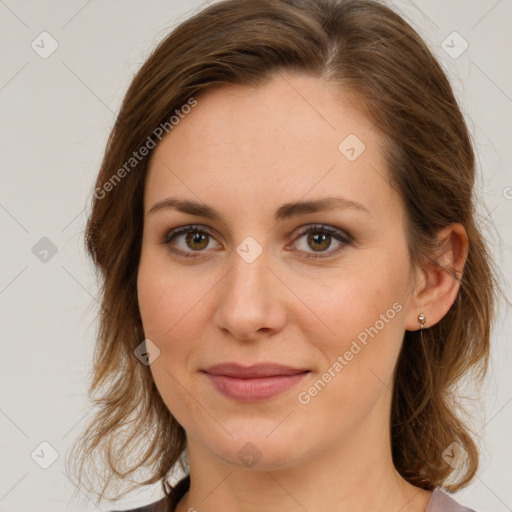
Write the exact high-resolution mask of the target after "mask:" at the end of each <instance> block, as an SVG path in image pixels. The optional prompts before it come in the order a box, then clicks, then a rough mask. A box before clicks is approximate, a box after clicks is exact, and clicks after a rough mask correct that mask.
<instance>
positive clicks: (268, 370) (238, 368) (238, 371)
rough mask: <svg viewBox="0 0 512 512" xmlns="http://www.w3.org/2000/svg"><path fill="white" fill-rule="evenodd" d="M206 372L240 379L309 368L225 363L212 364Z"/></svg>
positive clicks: (271, 375) (294, 373) (291, 373)
mask: <svg viewBox="0 0 512 512" xmlns="http://www.w3.org/2000/svg"><path fill="white" fill-rule="evenodd" d="M204 371H205V372H206V373H210V374H212V375H224V376H225V377H236V378H238V379H254V378H259V377H275V376H278V375H284V376H286V375H296V374H298V373H304V372H307V371H308V370H307V369H300V368H293V367H291V366H283V365H280V364H274V363H260V364H255V365H252V366H242V365H240V364H238V363H224V364H217V365H215V366H210V367H209V368H207V369H206V370H204Z"/></svg>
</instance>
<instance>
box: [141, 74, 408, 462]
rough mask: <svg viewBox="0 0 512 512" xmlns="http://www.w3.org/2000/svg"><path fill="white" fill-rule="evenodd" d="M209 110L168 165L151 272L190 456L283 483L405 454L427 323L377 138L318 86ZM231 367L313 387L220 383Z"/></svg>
mask: <svg viewBox="0 0 512 512" xmlns="http://www.w3.org/2000/svg"><path fill="white" fill-rule="evenodd" d="M196 99H197V105H196V106H195V107H194V108H191V109H190V112H189V113H188V114H187V115H183V118H182V119H181V120H180V121H179V124H177V125H176V126H174V128H173V129H172V131H171V132H170V133H169V135H167V136H166V137H164V139H163V140H162V142H161V143H160V144H159V145H158V146H157V148H156V149H155V152H154V154H153V156H152V159H151V163H150V169H149V173H148V176H147V181H146V185H145V194H144V234H143V243H142V254H141V260H140V267H139V273H138V299H139V305H140V311H141V315H142V321H143V325H144V331H145V335H146V338H147V339H149V340H151V342H152V343H153V344H154V345H151V344H149V345H148V347H152V346H153V347H154V346H156V347H158V350H159V352H158V351H156V350H154V349H153V356H156V357H155V359H154V361H153V362H152V364H151V371H152V375H153V377H154V380H155V383H156V386H157V388H158V390H159V392H160V394H161V396H162V398H163V400H164V402H165V403H166V405H167V407H168V408H169V410H170V411H171V413H172V414H173V415H174V417H175V418H176V419H177V421H178V422H179V423H180V424H181V425H182V426H183V427H184V429H185V430H186V432H187V438H188V442H189V450H190V449H191V447H192V446H193V447H194V449H195V450H196V451H200V452H202V453H203V455H205V456H206V455H210V456H213V457H214V458H216V459H221V460H223V461H225V462H228V463H230V464H235V465H238V466H244V465H245V466H246V467H252V465H253V464H254V463H255V462H256V463H257V464H258V468H267V469H270V468H284V467H289V466H292V465H296V464H298V463H301V462H306V461H307V460H311V459H312V458H314V457H316V456H320V454H322V453H324V454H325V453H329V454H330V455H333V454H334V451H335V450H342V449H345V450H346V449H347V447H348V446H350V447H351V448H350V449H351V450H357V449H359V450H363V451H364V450H368V449H372V450H375V446H384V447H389V430H388V421H389V411H390V400H391V387H392V377H393V370H394V366H395V362H396V360H397V357H398V353H399V350H400V347H401V343H402V339H403V335H404V331H405V329H406V328H409V326H408V325H409V323H410V318H412V317H411V315H414V316H417V314H418V311H411V310H412V299H411V289H412V284H411V267H410V260H409V257H408V251H407V244H406V238H405V227H404V221H405V219H404V211H403V206H402V203H401V201H400V199H399V197H398V195H397V194H396V192H395V191H394V190H393V189H392V188H391V187H390V185H389V183H388V178H387V171H386V169H385V165H384V161H383V157H382V153H381V147H380V145H379V144H380V142H381V138H380V135H379V133H378V132H377V129H376V128H375V127H374V126H373V123H371V122H370V121H369V120H368V119H366V118H365V117H364V116H363V115H362V114H361V113H360V112H359V111H358V110H357V109H356V108H355V105H354V104H353V103H352V102H351V100H350V98H349V97H344V96H342V95H341V94H339V93H336V92H335V91H334V89H333V88H332V87H331V86H328V85H326V84H325V83H322V82H320V81H318V80H317V79H314V78H310V77H306V76H302V75H291V74H288V75H281V76H280V77H276V78H274V79H273V80H272V81H271V82H269V83H268V84H267V85H266V86H264V87H261V88H257V89H253V88H249V87H243V86H229V87H224V88H219V89H216V90H213V89H211V90H208V91H206V92H205V93H203V94H202V95H200V96H197V97H196ZM188 110H189V109H187V111H188ZM170 198H172V199H173V201H175V203H174V205H175V206H174V207H173V206H172V205H171V202H170V201H169V199H170ZM328 198H329V201H330V202H329V203H328V205H329V207H327V206H326V205H327V199H328ZM165 201H168V202H167V203H165ZM185 201H186V202H190V204H191V203H194V204H197V207H194V208H190V204H189V205H188V206H189V207H188V208H185V207H184V208H182V209H180V205H181V206H183V205H185V203H184V202H185ZM303 203H304V204H305V206H301V205H302V204H303ZM310 203H311V204H310ZM322 203H325V204H324V205H322ZM155 205H159V206H158V207H156V206H155ZM315 205H316V206H315ZM185 206H186V205H185ZM186 210H188V211H186ZM210 213H214V214H215V215H214V216H213V215H210ZM178 228H179V229H183V228H186V229H185V230H184V231H181V232H180V233H175V236H173V232H174V231H175V230H177V229H178ZM310 228H311V232H310V233H308V232H307V230H308V229H310ZM164 240H166V243H162V242H163V241H164ZM413 328H414V327H413ZM141 341H142V340H141ZM150 353H151V348H150ZM222 363H238V364H239V365H242V366H244V367H246V366H251V365H257V364H259V363H273V364H277V365H283V366H286V367H292V368H294V369H296V370H297V371H301V372H302V373H296V374H295V375H294V376H290V375H288V376H285V377H283V376H281V377H276V376H273V377H269V376H268V374H267V376H266V378H261V372H262V371H263V372H264V370H261V369H260V378H259V379H258V378H251V379H247V378H246V379H244V380H242V379H240V378H235V377H233V374H230V375H231V376H229V372H227V371H224V376H217V377H213V376H212V374H209V373H207V372H206V370H208V369H209V368H210V367H212V366H213V365H218V364H222ZM212 371H213V370H212ZM220 373H223V371H222V370H220ZM277 373H281V374H282V373H285V372H284V371H280V370H279V369H278V370H277ZM226 375H227V376H226ZM250 376H251V375H249V374H246V375H245V377H250ZM375 443H377V444H375ZM370 446H371V448H370ZM298 447H300V449H298ZM386 449H388V448H386ZM326 450H328V451H327V452H326Z"/></svg>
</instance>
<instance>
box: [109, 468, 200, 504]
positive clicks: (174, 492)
mask: <svg viewBox="0 0 512 512" xmlns="http://www.w3.org/2000/svg"><path fill="white" fill-rule="evenodd" d="M189 487H190V475H187V476H186V477H184V478H182V479H181V480H180V481H179V482H178V483H177V484H176V485H174V486H173V487H172V488H171V491H170V493H169V494H168V495H167V496H164V497H163V498H162V499H161V500H159V501H155V502H154V503H151V504H149V505H144V506H143V507H138V508H132V509H130V510H123V511H111V512H173V511H174V510H175V508H176V505H177V504H178V502H179V501H180V500H181V498H182V497H183V496H184V495H185V494H186V492H187V491H188V489H189Z"/></svg>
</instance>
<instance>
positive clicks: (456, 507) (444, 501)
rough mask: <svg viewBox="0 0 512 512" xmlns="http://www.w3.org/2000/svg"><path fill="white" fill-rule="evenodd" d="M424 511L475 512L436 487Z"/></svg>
mask: <svg viewBox="0 0 512 512" xmlns="http://www.w3.org/2000/svg"><path fill="white" fill-rule="evenodd" d="M425 512H475V510H473V509H471V508H467V507H464V506H462V505H460V504H459V503H457V502H456V501H455V500H454V499H453V498H451V497H450V496H448V494H445V493H444V492H443V491H442V490H441V489H439V488H437V489H435V490H434V492H433V493H432V496H431V498H430V501H429V502H428V506H427V508H426V509H425Z"/></svg>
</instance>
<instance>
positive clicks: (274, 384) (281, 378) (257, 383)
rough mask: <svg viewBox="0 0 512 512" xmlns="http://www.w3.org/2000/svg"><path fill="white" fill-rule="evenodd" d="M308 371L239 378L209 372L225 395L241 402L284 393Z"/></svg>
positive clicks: (216, 385) (214, 382)
mask: <svg viewBox="0 0 512 512" xmlns="http://www.w3.org/2000/svg"><path fill="white" fill-rule="evenodd" d="M307 373H308V372H304V373H296V374H294V375H276V376H275V377H260V378H254V379H238V378H236V377H226V376H225V375H213V374H211V373H207V374H206V375H207V376H208V377H209V378H210V380H211V381H212V383H213V385H214V386H215V387H216V388H217V390H218V391H220V392H221V393H222V394H223V395H225V396H227V397H229V398H233V399H234V400H238V401H239V402H258V401H260V400H266V399H269V398H273V397H275V396H277V395H280V394H281V393H284V392H286V391H288V390H290V389H291V388H293V387H294V386H296V385H297V384H298V383H299V381H301V380H302V379H303V378H304V377H305V376H306V375H307Z"/></svg>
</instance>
